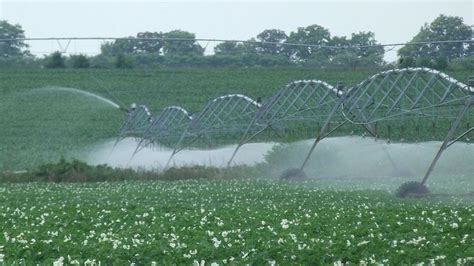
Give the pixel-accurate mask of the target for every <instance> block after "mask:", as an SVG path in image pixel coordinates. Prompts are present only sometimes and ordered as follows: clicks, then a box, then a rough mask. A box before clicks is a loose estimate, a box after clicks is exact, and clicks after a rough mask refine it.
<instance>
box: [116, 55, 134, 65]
mask: <svg viewBox="0 0 474 266" xmlns="http://www.w3.org/2000/svg"><path fill="white" fill-rule="evenodd" d="M114 65H115V67H116V68H133V58H132V57H129V56H126V55H124V54H119V55H117V56H116V57H115V64H114Z"/></svg>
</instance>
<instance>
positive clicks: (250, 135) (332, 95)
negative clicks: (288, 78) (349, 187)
mask: <svg viewBox="0 0 474 266" xmlns="http://www.w3.org/2000/svg"><path fill="white" fill-rule="evenodd" d="M473 105H474V78H470V80H469V81H468V84H464V83H461V82H459V81H457V80H456V79H454V78H452V77H450V76H448V75H446V74H444V73H442V72H439V71H437V70H433V69H429V68H404V69H393V70H388V71H384V72H380V73H378V74H375V75H373V76H371V77H369V78H367V79H366V80H364V81H362V82H360V83H359V84H356V85H353V86H351V87H348V88H345V87H344V86H343V85H342V84H338V85H337V86H332V85H330V84H328V83H326V82H324V81H321V80H316V79H315V80H299V81H294V82H292V83H290V84H288V85H286V86H283V87H282V88H280V89H279V90H278V91H277V92H276V93H275V94H274V95H273V96H271V97H269V98H268V99H267V100H265V101H264V102H263V103H260V100H258V101H254V100H252V99H251V98H249V97H247V96H244V95H240V94H230V95H225V96H221V97H218V98H216V99H214V100H211V101H210V102H209V103H207V104H206V106H205V107H204V109H203V110H202V111H201V112H199V113H197V114H196V115H193V116H191V115H190V114H189V113H188V112H187V111H186V110H185V109H184V108H182V107H178V106H170V107H166V108H164V109H163V110H162V111H161V113H159V114H158V115H156V116H153V115H152V114H151V113H150V112H149V111H148V108H147V107H146V106H144V105H139V106H132V108H131V109H129V110H128V117H127V119H126V121H125V122H124V123H123V125H122V127H121V128H120V130H119V138H118V140H117V141H120V140H121V139H123V138H125V137H134V138H138V139H139V144H138V147H137V149H136V151H135V153H136V152H139V151H140V149H142V148H143V147H145V146H148V145H156V144H161V145H166V146H169V147H172V148H173V152H172V154H171V156H170V160H169V161H168V163H169V162H170V161H171V158H172V157H173V156H174V155H176V154H177V153H178V152H179V151H181V150H183V149H185V148H186V147H189V146H190V145H192V144H193V143H194V142H195V141H197V140H199V139H201V140H202V141H203V142H204V143H206V144H208V145H212V143H213V142H214V141H216V140H218V139H221V138H227V139H230V141H231V142H233V143H237V147H236V149H235V151H234V153H233V154H232V156H231V158H230V159H229V161H228V164H229V165H230V164H231V163H232V160H233V159H234V158H235V155H236V154H237V152H238V151H239V149H240V148H241V147H242V146H243V145H245V144H246V143H248V142H250V141H252V140H253V139H255V138H256V137H257V136H259V135H260V134H262V133H263V132H265V131H269V132H272V133H274V134H273V136H274V137H273V138H280V137H281V136H282V134H283V133H282V132H283V131H285V129H288V128H290V127H292V126H293V127H295V125H296V127H297V126H298V125H299V126H303V127H304V126H310V125H314V124H316V123H317V124H318V125H319V124H320V123H321V126H320V127H319V133H318V134H317V136H316V139H315V141H314V143H313V145H312V146H311V148H310V150H309V151H308V154H307V156H306V158H305V160H304V161H303V162H302V164H301V166H300V167H299V169H298V170H299V171H301V172H302V171H303V169H304V168H305V166H306V165H307V164H308V161H309V159H310V157H311V155H312V153H313V152H314V151H315V148H316V146H317V144H318V143H319V142H320V141H321V140H323V139H324V138H326V137H328V136H330V135H331V134H333V133H335V132H337V131H338V129H340V128H341V127H342V126H343V125H345V124H349V125H353V126H360V128H361V129H363V130H364V131H366V132H368V133H369V134H370V135H372V136H373V137H376V138H385V139H390V138H391V135H393V132H394V131H396V130H397V129H396V128H395V126H394V125H395V124H397V121H398V124H402V126H401V128H398V130H399V131H400V130H401V131H402V132H401V134H402V135H403V134H406V132H405V130H408V129H409V130H412V131H415V132H418V131H419V130H420V129H419V127H420V125H421V126H422V127H424V129H426V128H428V127H430V126H431V125H432V128H433V138H434V139H438V140H442V141H443V142H442V145H441V147H440V148H439V151H438V152H437V154H436V155H435V157H434V159H433V161H432V163H431V165H430V166H429V168H428V170H427V172H426V174H425V176H424V177H423V179H422V181H421V183H419V184H420V185H422V186H423V185H424V184H425V183H426V181H427V179H428V177H429V176H430V174H431V172H432V170H433V168H434V167H435V165H436V163H437V161H438V159H439V158H440V156H441V154H442V153H443V151H445V150H446V149H447V148H448V147H449V146H451V145H452V144H453V143H455V142H457V141H459V140H461V139H463V138H465V140H468V141H469V139H467V138H466V136H467V135H468V134H469V133H470V132H471V131H472V130H473V129H474V127H472V126H471V125H470V124H469V120H470V114H469V112H470V109H471V107H472V106H473ZM465 120H467V122H465V127H464V126H463V125H464V124H463V121H465ZM440 121H445V122H446V124H447V125H448V126H447V127H445V128H438V129H436V123H437V122H440ZM441 129H444V131H447V133H446V134H445V135H443V136H442V137H436V136H435V135H436V132H437V131H439V130H441ZM435 131H436V132H435ZM460 131H461V133H459V132H460ZM438 136H439V135H438ZM386 153H387V156H388V157H389V158H390V161H391V162H392V164H393V165H394V167H395V168H396V165H395V163H394V162H393V160H392V159H391V157H390V155H389V154H388V152H386Z"/></svg>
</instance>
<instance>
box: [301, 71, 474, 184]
mask: <svg viewBox="0 0 474 266" xmlns="http://www.w3.org/2000/svg"><path fill="white" fill-rule="evenodd" d="M472 84H474V80H471V81H470V82H469V85H472ZM469 85H466V84H464V83H461V82H459V81H457V80H456V79H454V78H452V77H450V76H448V75H446V74H444V73H442V72H439V71H437V70H433V69H429V68H405V69H393V70H389V71H384V72H380V73H378V74H375V75H373V76H371V77H369V78H368V79H366V80H364V81H362V82H361V83H359V84H357V85H354V86H352V87H351V88H349V89H348V90H347V91H346V93H345V94H344V95H343V97H341V101H339V106H336V107H335V108H334V109H333V112H332V113H331V114H330V115H329V116H328V118H327V120H326V122H325V124H324V126H323V127H322V129H321V131H320V132H319V135H318V137H317V138H316V140H315V141H314V143H313V146H312V147H311V149H310V151H309V152H308V154H307V156H306V159H305V160H304V162H303V164H302V165H301V167H300V169H301V170H303V168H304V167H305V165H306V164H307V162H308V160H309V158H310V157H311V154H312V153H313V152H314V150H315V148H316V146H317V144H318V143H319V142H320V141H321V140H322V139H324V138H325V137H328V136H329V135H330V134H331V133H332V132H333V131H330V130H329V127H328V125H329V123H330V122H331V121H332V117H333V116H335V115H337V113H338V112H337V111H336V110H338V109H340V110H341V113H342V115H343V116H344V117H345V119H346V121H349V122H350V123H352V124H356V125H362V126H364V127H366V129H367V130H368V131H370V132H371V133H372V134H373V135H374V136H376V137H379V136H380V133H379V132H378V131H377V123H379V122H386V121H396V120H399V121H407V119H411V118H415V119H420V120H424V121H426V120H427V119H428V120H430V121H432V120H433V119H441V118H443V119H446V120H448V121H450V128H449V131H448V133H447V134H446V135H445V137H444V138H443V143H442V145H441V147H440V148H439V150H438V152H437V154H436V156H435V157H434V159H433V161H432V163H431V164H430V166H429V168H428V170H427V172H426V174H425V175H424V177H423V179H422V180H421V182H420V184H419V185H420V186H424V185H425V183H426V181H427V180H428V178H429V176H430V174H431V172H432V170H433V169H434V167H435V165H436V163H437V161H438V160H439V158H440V157H441V154H442V153H443V152H444V151H445V150H446V149H447V148H448V147H449V146H451V145H452V144H454V143H455V142H457V141H459V140H460V139H461V138H463V137H464V136H466V135H467V134H469V133H470V132H471V131H472V130H473V129H474V127H471V126H470V124H469V122H468V123H467V126H466V130H465V131H463V132H462V133H461V134H459V135H458V136H456V131H457V130H458V129H459V127H460V124H461V121H462V120H463V118H465V117H466V114H467V113H468V112H469V110H470V108H471V107H472V106H473V105H474V87H471V86H469ZM388 132H390V129H389V130H388ZM415 189H416V187H415Z"/></svg>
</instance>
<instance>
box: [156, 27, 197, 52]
mask: <svg viewBox="0 0 474 266" xmlns="http://www.w3.org/2000/svg"><path fill="white" fill-rule="evenodd" d="M163 37H164V38H168V39H170V40H164V41H163V54H164V55H204V48H202V47H201V45H199V44H198V43H197V42H196V36H195V34H194V33H190V32H187V31H181V30H173V31H170V32H167V33H164V34H163ZM173 39H175V40H173ZM183 39H184V41H183ZM187 39H189V41H188V40H187Z"/></svg>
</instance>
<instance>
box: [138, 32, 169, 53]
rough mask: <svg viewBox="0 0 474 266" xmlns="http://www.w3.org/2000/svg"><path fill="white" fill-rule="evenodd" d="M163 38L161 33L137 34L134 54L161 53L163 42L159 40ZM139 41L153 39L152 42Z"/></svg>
mask: <svg viewBox="0 0 474 266" xmlns="http://www.w3.org/2000/svg"><path fill="white" fill-rule="evenodd" d="M162 37H163V33H161V32H149V31H145V32H139V33H137V39H139V40H137V42H136V45H135V47H134V53H157V54H159V53H160V52H161V48H163V41H162V40H160V39H159V38H162ZM140 39H154V40H140Z"/></svg>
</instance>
